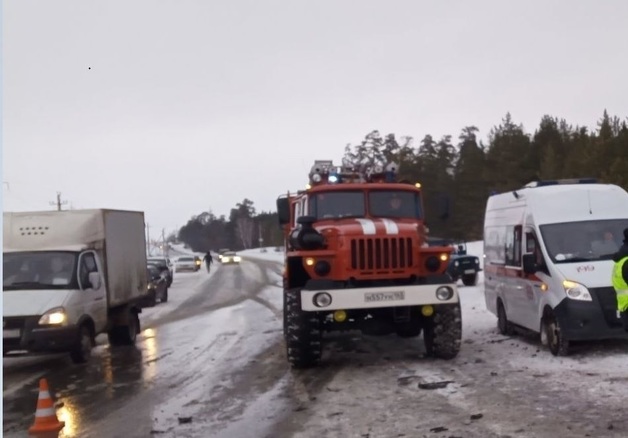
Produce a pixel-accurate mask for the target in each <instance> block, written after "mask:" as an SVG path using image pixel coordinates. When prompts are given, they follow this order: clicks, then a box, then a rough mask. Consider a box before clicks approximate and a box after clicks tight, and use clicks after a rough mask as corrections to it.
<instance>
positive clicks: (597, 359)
mask: <svg viewBox="0 0 628 438" xmlns="http://www.w3.org/2000/svg"><path fill="white" fill-rule="evenodd" d="M467 253H468V254H472V255H476V256H478V257H479V258H480V265H481V267H482V268H483V265H484V257H483V242H482V241H476V242H469V243H467ZM241 254H242V255H243V256H245V257H246V258H250V259H258V260H269V261H275V262H277V263H283V257H284V254H283V252H275V250H274V248H266V251H265V252H262V251H261V250H260V248H256V249H251V250H247V251H242V252H241ZM458 287H459V292H460V294H461V300H462V316H463V348H462V351H461V353H460V355H461V356H462V357H464V356H465V355H466V354H469V353H470V350H473V349H477V346H480V345H492V346H494V345H499V348H497V349H495V351H494V353H495V354H497V355H498V356H496V357H494V359H498V360H497V361H496V363H495V362H494V363H493V364H492V365H488V362H490V359H484V361H485V362H487V365H486V366H490V367H491V368H498V367H497V364H498V363H507V364H508V365H509V366H511V367H513V368H517V369H519V370H526V373H528V374H530V375H532V376H543V377H545V378H548V379H551V385H552V387H554V386H556V387H560V386H561V385H566V386H565V387H569V386H571V385H573V382H574V380H576V381H577V380H578V379H582V378H583V377H582V376H584V379H585V380H587V381H588V382H587V389H586V391H585V393H586V396H587V397H588V396H593V395H600V394H604V397H605V398H611V399H616V400H617V403H623V402H622V401H621V400H623V399H622V397H625V393H628V344H626V343H624V342H604V343H587V344H583V345H582V346H581V347H578V346H575V349H574V352H573V353H572V355H570V356H568V357H555V356H552V355H551V354H550V353H549V351H548V350H547V348H545V347H543V346H542V345H541V344H540V342H539V340H538V339H537V338H536V337H534V336H531V337H527V336H516V337H513V338H507V337H504V336H501V335H500V334H499V333H498V332H497V329H496V321H497V318H496V316H495V315H493V314H492V313H490V312H489V311H488V310H487V309H486V304H485V300H484V273H483V271H482V272H480V275H479V279H478V285H477V286H475V287H466V286H463V285H462V283H461V282H459V283H458ZM587 377H588V379H587ZM591 377H594V378H591ZM619 382H623V383H619Z"/></svg>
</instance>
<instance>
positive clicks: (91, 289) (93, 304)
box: [78, 251, 107, 334]
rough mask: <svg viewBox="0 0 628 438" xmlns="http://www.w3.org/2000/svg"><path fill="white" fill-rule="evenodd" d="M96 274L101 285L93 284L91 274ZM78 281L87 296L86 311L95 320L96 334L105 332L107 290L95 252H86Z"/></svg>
mask: <svg viewBox="0 0 628 438" xmlns="http://www.w3.org/2000/svg"><path fill="white" fill-rule="evenodd" d="M92 272H96V273H98V274H99V276H100V281H99V284H95V285H94V284H92V283H91V281H90V275H89V274H90V273H92ZM78 280H79V285H80V287H81V290H82V291H83V293H84V294H85V296H84V300H85V303H86V306H85V308H86V311H87V313H88V314H89V315H90V316H91V317H92V319H93V320H94V324H95V325H96V333H97V334H98V333H100V332H101V331H102V330H104V328H105V326H106V324H107V293H106V291H107V288H106V285H105V276H104V273H103V270H102V265H101V264H100V262H99V260H98V255H97V254H96V253H95V252H94V251H86V252H84V253H82V254H81V256H80V259H79V271H78Z"/></svg>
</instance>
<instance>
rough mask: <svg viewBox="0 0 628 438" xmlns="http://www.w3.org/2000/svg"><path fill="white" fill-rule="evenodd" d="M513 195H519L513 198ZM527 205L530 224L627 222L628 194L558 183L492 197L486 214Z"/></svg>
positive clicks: (611, 187)
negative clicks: (490, 211)
mask: <svg viewBox="0 0 628 438" xmlns="http://www.w3.org/2000/svg"><path fill="white" fill-rule="evenodd" d="M515 193H516V194H517V195H518V196H519V198H517V197H516V196H515ZM523 205H527V206H528V209H527V212H528V213H532V215H533V217H534V222H535V223H536V224H537V225H539V224H550V223H560V222H578V221H585V220H592V219H596V220H604V219H619V218H625V219H628V193H627V192H626V191H625V190H624V189H622V188H621V187H619V186H616V185H613V184H558V185H548V186H541V187H532V188H522V189H519V190H515V191H511V192H507V193H500V194H498V195H493V196H491V197H490V198H489V199H488V203H487V211H488V210H497V209H504V208H509V207H515V206H523Z"/></svg>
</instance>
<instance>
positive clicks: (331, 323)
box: [277, 161, 461, 367]
mask: <svg viewBox="0 0 628 438" xmlns="http://www.w3.org/2000/svg"><path fill="white" fill-rule="evenodd" d="M396 174H397V166H396V165H395V164H394V163H383V164H381V165H375V166H372V167H369V168H360V169H358V168H354V167H351V168H348V167H347V166H345V167H337V166H334V165H333V164H332V162H331V161H317V162H316V163H315V164H314V166H313V167H312V170H311V172H310V175H309V177H310V182H309V184H308V186H307V187H306V190H304V191H300V192H297V193H296V194H294V195H291V194H290V193H288V194H287V195H286V196H283V197H280V198H279V199H278V200H277V208H278V215H279V222H280V226H281V227H282V228H283V230H284V234H285V247H286V260H285V270H284V314H285V315H286V317H285V320H284V322H285V325H284V334H285V337H286V344H287V351H288V359H289V361H290V362H291V364H292V365H293V366H296V367H300V366H308V365H311V364H315V363H317V362H318V361H319V359H320V356H321V340H322V336H321V334H322V332H323V331H332V330H352V329H353V330H356V329H357V330H361V331H362V332H363V333H366V334H374V335H376V334H388V333H397V334H398V335H399V336H402V337H415V336H419V334H420V333H421V332H422V331H423V334H424V341H425V347H426V350H427V352H428V354H431V355H434V356H437V357H442V358H452V357H454V356H456V355H457V353H458V350H459V347H460V345H459V343H460V336H461V325H460V303H459V297H458V292H457V288H456V285H455V284H454V283H453V282H452V280H451V278H450V277H449V276H448V275H447V273H446V269H447V265H448V262H449V258H450V254H451V251H452V248H450V247H428V246H427V244H426V235H427V230H426V227H425V224H424V211H423V203H422V191H421V186H420V184H411V183H404V182H398V181H397V180H396ZM297 332H298V334H297ZM305 333H308V335H307V336H305V335H304V334H305Z"/></svg>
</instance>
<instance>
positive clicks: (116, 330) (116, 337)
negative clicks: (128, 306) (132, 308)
mask: <svg viewBox="0 0 628 438" xmlns="http://www.w3.org/2000/svg"><path fill="white" fill-rule="evenodd" d="M139 331H140V319H139V317H138V316H137V313H134V312H132V313H131V314H130V315H129V324H128V325H120V326H116V327H113V328H112V329H111V330H109V332H108V333H107V335H108V336H109V343H110V344H111V345H133V344H135V341H136V340H137V334H138V333H139Z"/></svg>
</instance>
